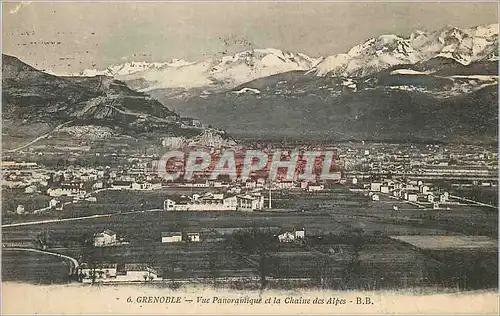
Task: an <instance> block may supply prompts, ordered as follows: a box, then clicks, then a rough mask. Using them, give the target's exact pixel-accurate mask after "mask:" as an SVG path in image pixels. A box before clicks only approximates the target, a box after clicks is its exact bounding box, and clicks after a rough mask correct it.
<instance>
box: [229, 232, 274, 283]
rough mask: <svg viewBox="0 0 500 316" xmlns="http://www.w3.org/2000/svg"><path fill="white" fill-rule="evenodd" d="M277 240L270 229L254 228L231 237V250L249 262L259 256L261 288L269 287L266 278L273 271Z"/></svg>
mask: <svg viewBox="0 0 500 316" xmlns="http://www.w3.org/2000/svg"><path fill="white" fill-rule="evenodd" d="M277 243H278V241H277V238H276V236H275V235H274V233H273V232H272V231H270V230H269V229H259V228H252V229H250V230H244V231H238V232H236V233H234V234H233V235H231V236H230V237H229V247H230V249H231V250H232V251H233V252H235V253H237V254H240V255H242V256H244V257H245V259H246V260H247V261H249V262H252V259H250V258H249V256H252V255H253V256H258V261H257V262H255V263H254V264H255V265H256V266H257V268H258V270H259V275H260V283H261V287H262V288H265V287H266V285H267V279H266V277H267V276H269V275H270V274H271V271H272V270H273V264H272V260H271V259H272V254H273V253H275V252H276V251H277Z"/></svg>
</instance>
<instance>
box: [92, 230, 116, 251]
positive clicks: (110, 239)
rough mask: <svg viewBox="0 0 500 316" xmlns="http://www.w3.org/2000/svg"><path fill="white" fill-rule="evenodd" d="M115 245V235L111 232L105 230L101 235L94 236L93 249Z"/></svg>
mask: <svg viewBox="0 0 500 316" xmlns="http://www.w3.org/2000/svg"><path fill="white" fill-rule="evenodd" d="M116 244H117V239H116V233H115V232H114V231H112V230H109V229H105V230H104V231H103V232H102V233H97V234H95V235H94V246H95V247H106V246H114V245H116Z"/></svg>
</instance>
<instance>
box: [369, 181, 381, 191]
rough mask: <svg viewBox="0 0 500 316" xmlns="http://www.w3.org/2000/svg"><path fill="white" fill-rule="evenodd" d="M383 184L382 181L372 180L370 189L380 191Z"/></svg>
mask: <svg viewBox="0 0 500 316" xmlns="http://www.w3.org/2000/svg"><path fill="white" fill-rule="evenodd" d="M381 186H382V183H380V182H372V183H371V184H370V191H374V192H380V187H381Z"/></svg>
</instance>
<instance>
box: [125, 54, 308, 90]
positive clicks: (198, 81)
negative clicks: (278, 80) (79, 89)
mask: <svg viewBox="0 0 500 316" xmlns="http://www.w3.org/2000/svg"><path fill="white" fill-rule="evenodd" d="M316 64H317V59H316V58H311V57H309V56H307V55H305V54H297V53H291V52H283V51H281V50H279V49H274V48H262V49H252V50H246V51H242V52H239V53H236V54H234V55H228V56H222V57H219V58H210V59H206V60H202V61H198V62H194V63H189V62H184V61H178V62H176V63H170V64H169V63H164V64H162V65H159V66H158V67H150V68H144V69H141V70H140V71H135V72H128V73H123V72H122V73H120V74H118V75H115V76H116V77H117V79H120V80H124V81H133V82H136V81H137V80H140V81H141V84H140V87H139V86H138V87H135V88H139V89H141V90H142V91H150V90H154V89H161V88H186V89H189V88H198V87H213V88H234V87H236V86H238V85H240V84H243V83H245V82H248V81H251V80H254V79H257V78H261V77H267V76H271V75H275V74H277V73H282V72H287V71H293V70H309V69H311V67H313V66H315V65H316ZM144 82H146V84H144Z"/></svg>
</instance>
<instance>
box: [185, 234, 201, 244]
mask: <svg viewBox="0 0 500 316" xmlns="http://www.w3.org/2000/svg"><path fill="white" fill-rule="evenodd" d="M186 238H187V241H189V242H200V241H201V240H200V233H187V234H186Z"/></svg>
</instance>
